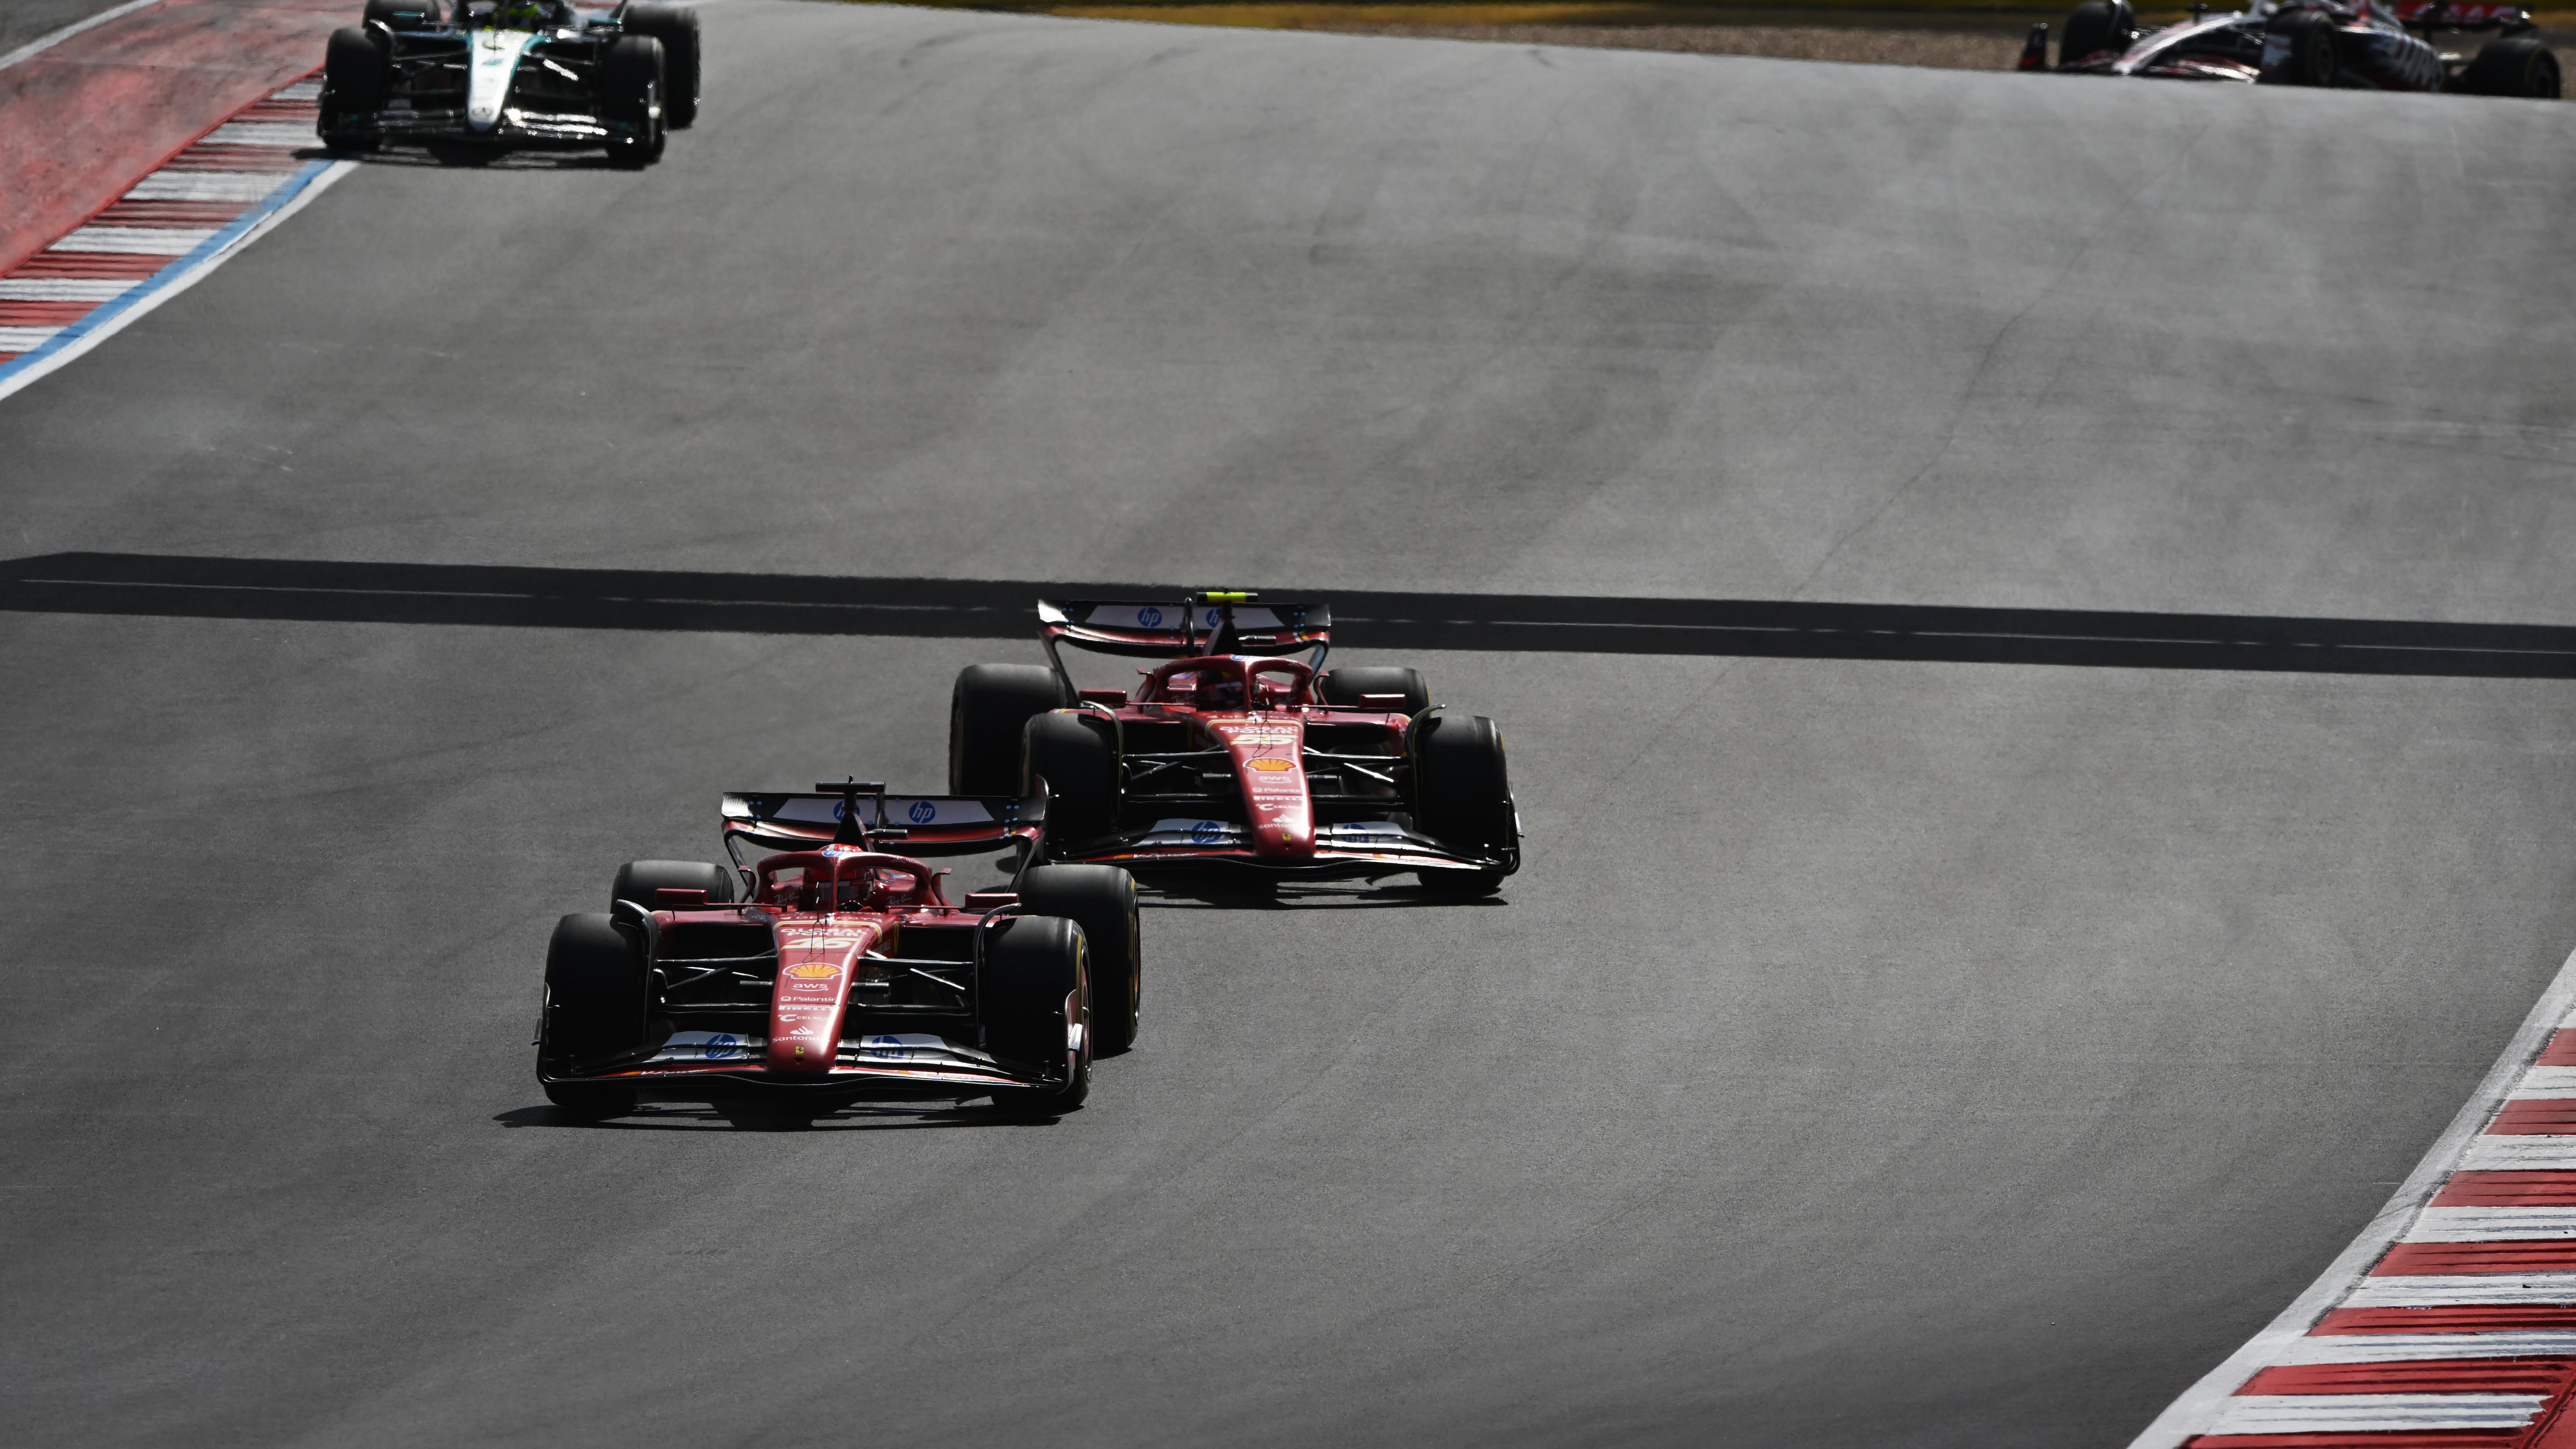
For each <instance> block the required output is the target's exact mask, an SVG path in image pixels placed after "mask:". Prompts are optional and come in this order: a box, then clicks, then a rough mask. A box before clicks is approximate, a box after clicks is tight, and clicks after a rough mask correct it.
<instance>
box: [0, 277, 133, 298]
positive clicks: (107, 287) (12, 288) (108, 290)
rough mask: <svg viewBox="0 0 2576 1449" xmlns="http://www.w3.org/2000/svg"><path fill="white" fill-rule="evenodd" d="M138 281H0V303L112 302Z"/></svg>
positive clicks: (110, 278)
mask: <svg viewBox="0 0 2576 1449" xmlns="http://www.w3.org/2000/svg"><path fill="white" fill-rule="evenodd" d="M142 285H143V279H142V278H141V277H0V302H113V301H115V300H116V299H117V298H119V297H122V296H124V295H125V294H126V293H128V292H131V291H133V290H134V289H135V288H137V287H140V286H142Z"/></svg>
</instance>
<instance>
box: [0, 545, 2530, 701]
mask: <svg viewBox="0 0 2576 1449" xmlns="http://www.w3.org/2000/svg"><path fill="white" fill-rule="evenodd" d="M1202 586H1203V585H1194V586H1190V587H1202ZM1185 591H1186V590H1185V587H1184V586H1182V585H1178V584H1140V583H1075V582H1045V581H1038V580H1031V579H906V578H850V577H835V576H830V575H819V574H745V573H685V572H679V571H675V570H655V569H559V568H517V567H506V566H495V565H483V564H409V563H335V562H329V561H318V560H305V559H254V558H207V557H195V556H186V555H169V554H129V553H55V554H42V555H38V556H35V557H31V558H21V559H13V560H9V561H8V562H7V563H6V564H0V610H7V611H12V612H18V613H48V614H126V615H153V616H161V617H174V618H203V619H297V620H307V621H321V622H337V623H368V624H472V625H483V626H487V627H490V626H498V627H510V628H532V629H636V630H661V631H681V632H698V633H747V634H827V635H828V634H840V635H855V634H866V635H885V636H895V637H906V638H928V639H1024V638H1027V637H1029V636H1030V635H1031V634H1033V633H1034V632H1035V629H1036V625H1035V622H1034V620H1033V618H1032V616H1031V613H1030V608H1031V605H1032V604H1033V603H1034V602H1035V601H1036V600H1038V599H1039V598H1041V597H1049V598H1165V597H1168V598H1173V599H1178V598H1179V597H1180V596H1181V595H1182V594H1183V593H1184V592H1185ZM1267 592H1269V593H1270V595H1271V597H1273V598H1305V597H1312V598H1317V599H1320V600H1321V601H1323V602H1326V603H1329V604H1330V605H1331V606H1332V610H1333V633H1334V637H1335V641H1336V642H1337V643H1340V644H1343V645H1345V646H1349V647H1354V648H1364V649H1468V650H1482V651H1495V652H1515V651H1525V652H1540V653H1576V654H1667V655H1687V654H1697V655H1738V656H1748V657H1757V658H1779V659H1910V660H1933V661H1944V662H1952V663H1969V664H2056V665H2080V666H2096V667H2104V668H2121V669H2222V670H2255V671H2273V672H2289V673H2314V674H2402V675H2445V676H2462V677H2480V678H2513V679H2571V678H2576V628H2566V627H2560V626H2555V625H2545V624H2461V623H2436V622H2428V621H2410V620H2400V619H2301V618H2283V617H2267V616H2260V615H2232V614H2142V613H2113V612H2107V611H2100V610H2087V609H1983V608H1953V607H1947V606H1942V605H1923V604H1842V603H1815V602H1808V601H1802V600H1793V599H1662V598H1592V597H1584V596H1581V595H1560V594H1431V593H1388V592H1381V591H1374V590H1366V589H1335V590H1323V591H1317V592H1316V593H1314V594H1311V595H1310V594H1307V593H1305V592H1303V591H1301V590H1297V589H1294V588H1288V589H1273V590H1269V591H1267Z"/></svg>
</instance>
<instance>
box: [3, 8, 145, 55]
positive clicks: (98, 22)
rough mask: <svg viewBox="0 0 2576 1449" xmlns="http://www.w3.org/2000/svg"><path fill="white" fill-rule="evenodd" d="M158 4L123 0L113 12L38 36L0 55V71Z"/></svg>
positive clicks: (94, 16) (102, 13) (107, 11)
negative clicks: (147, 6)
mask: <svg viewBox="0 0 2576 1449" xmlns="http://www.w3.org/2000/svg"><path fill="white" fill-rule="evenodd" d="M160 3H161V0H125V3H124V4H122V5H119V6H117V7H116V8H115V9H113V10H102V11H100V12H98V13H97V14H96V15H93V16H91V17H90V18H88V19H87V20H75V21H73V22H72V23H71V24H69V25H66V26H64V27H63V28H62V29H60V30H57V31H55V32H54V33H53V34H51V35H40V36H38V37H36V38H35V39H34V40H31V41H28V42H27V43H26V44H24V45H22V46H19V47H18V48H17V49H16V50H13V51H11V52H9V53H8V54H7V55H0V70H7V69H8V68H9V67H11V66H13V65H16V64H17V63H18V62H20V61H22V60H25V59H26V58H27V57H29V56H31V55H34V54H35V53H37V52H38V51H42V50H51V49H53V48H54V47H55V46H57V45H60V44H62V43H63V42H64V41H66V40H69V39H71V38H72V37H73V36H75V35H78V34H80V33H81V32H82V31H84V30H96V29H97V28H99V27H100V26H102V25H105V24H106V23H107V22H109V21H111V20H116V19H120V18H122V17H124V16H128V15H131V14H133V13H134V12H135V11H137V10H140V9H142V8H143V7H144V6H146V5H158V4H160Z"/></svg>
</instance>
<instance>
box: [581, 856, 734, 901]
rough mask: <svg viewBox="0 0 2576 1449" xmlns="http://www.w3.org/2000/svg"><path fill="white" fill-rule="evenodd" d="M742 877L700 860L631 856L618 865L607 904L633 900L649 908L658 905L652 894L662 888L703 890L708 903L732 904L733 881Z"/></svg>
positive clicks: (609, 889) (609, 890)
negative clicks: (632, 857)
mask: <svg viewBox="0 0 2576 1449" xmlns="http://www.w3.org/2000/svg"><path fill="white" fill-rule="evenodd" d="M740 879H741V877H739V876H737V875H735V874H734V873H733V872H732V871H729V870H727V869H725V868H724V867H723V866H720V865H709V864H707V863H706V862H705V861H702V860H630V861H628V862H626V863H625V864H624V865H621V866H619V867H618V868H617V883H616V884H615V885H612V886H610V887H609V888H608V904H609V907H610V908H611V909H612V910H613V909H615V907H616V905H617V903H618V902H619V901H633V902H634V903H635V904H637V905H639V906H642V907H643V908H644V909H646V910H648V911H650V910H655V909H658V907H657V906H656V904H655V902H654V899H653V897H654V894H655V893H656V892H658V891H662V890H681V891H705V892H706V893H707V904H708V905H711V906H729V905H732V904H733V899H734V885H735V883H736V882H737V881H739V880H740Z"/></svg>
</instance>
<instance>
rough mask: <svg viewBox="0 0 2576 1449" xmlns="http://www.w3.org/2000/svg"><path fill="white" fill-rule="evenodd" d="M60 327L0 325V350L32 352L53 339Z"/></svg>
mask: <svg viewBox="0 0 2576 1449" xmlns="http://www.w3.org/2000/svg"><path fill="white" fill-rule="evenodd" d="M62 330H63V329H61V328H60V327H0V352H33V351H35V350H36V349H37V348H39V347H42V346H44V345H45V344H46V343H48V342H51V341H53V340H54V335H55V334H56V333H58V332H60V331H62Z"/></svg>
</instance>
